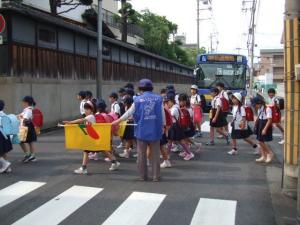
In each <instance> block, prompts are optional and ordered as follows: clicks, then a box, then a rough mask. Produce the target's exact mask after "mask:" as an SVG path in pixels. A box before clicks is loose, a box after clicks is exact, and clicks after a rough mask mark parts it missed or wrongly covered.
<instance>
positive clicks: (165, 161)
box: [160, 160, 172, 168]
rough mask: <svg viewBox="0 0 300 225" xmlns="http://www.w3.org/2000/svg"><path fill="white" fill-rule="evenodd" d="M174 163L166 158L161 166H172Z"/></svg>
mask: <svg viewBox="0 0 300 225" xmlns="http://www.w3.org/2000/svg"><path fill="white" fill-rule="evenodd" d="M171 167H172V165H171V163H170V161H169V160H164V161H163V163H162V164H160V168H171Z"/></svg>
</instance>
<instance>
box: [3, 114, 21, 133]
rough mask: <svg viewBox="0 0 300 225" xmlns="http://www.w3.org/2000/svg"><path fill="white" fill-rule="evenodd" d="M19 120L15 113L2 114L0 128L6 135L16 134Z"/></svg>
mask: <svg viewBox="0 0 300 225" xmlns="http://www.w3.org/2000/svg"><path fill="white" fill-rule="evenodd" d="M19 127H20V121H19V120H18V118H17V116H16V115H13V114H10V115H3V116H0V129H1V132H2V133H3V134H4V135H5V136H6V135H18V134H19Z"/></svg>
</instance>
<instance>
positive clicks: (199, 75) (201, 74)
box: [196, 63, 247, 89]
mask: <svg viewBox="0 0 300 225" xmlns="http://www.w3.org/2000/svg"><path fill="white" fill-rule="evenodd" d="M246 72H247V66H246V65H242V64H237V63H222V64H221V63H218V64H216V63H205V64H199V67H198V68H197V70H196V82H197V85H198V86H199V87H200V88H211V87H214V86H215V85H216V83H218V82H223V83H224V84H225V87H226V88H228V89H244V88H245V86H246Z"/></svg>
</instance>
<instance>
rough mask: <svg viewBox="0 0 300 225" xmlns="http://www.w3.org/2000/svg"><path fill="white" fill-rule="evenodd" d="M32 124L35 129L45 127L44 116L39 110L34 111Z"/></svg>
mask: <svg viewBox="0 0 300 225" xmlns="http://www.w3.org/2000/svg"><path fill="white" fill-rule="evenodd" d="M32 123H33V125H34V126H35V127H42V126H43V125H44V116H43V113H42V111H41V110H39V109H38V108H34V109H32Z"/></svg>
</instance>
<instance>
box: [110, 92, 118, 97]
mask: <svg viewBox="0 0 300 225" xmlns="http://www.w3.org/2000/svg"><path fill="white" fill-rule="evenodd" d="M109 97H111V98H114V99H118V94H117V93H116V92H112V93H111V94H110V95H109Z"/></svg>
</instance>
